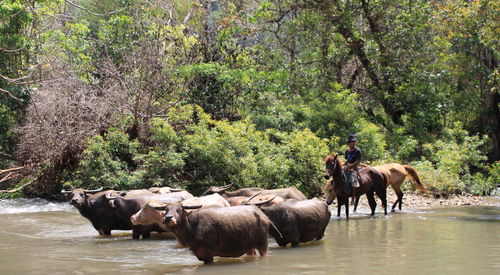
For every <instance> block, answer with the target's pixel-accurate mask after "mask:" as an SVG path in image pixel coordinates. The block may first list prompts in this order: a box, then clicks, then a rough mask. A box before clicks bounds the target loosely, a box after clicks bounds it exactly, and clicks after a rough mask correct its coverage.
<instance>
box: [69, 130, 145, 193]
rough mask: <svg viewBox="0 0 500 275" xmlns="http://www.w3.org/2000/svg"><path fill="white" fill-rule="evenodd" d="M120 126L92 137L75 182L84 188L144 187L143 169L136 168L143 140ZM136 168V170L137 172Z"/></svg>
mask: <svg viewBox="0 0 500 275" xmlns="http://www.w3.org/2000/svg"><path fill="white" fill-rule="evenodd" d="M129 138H130V137H129V136H128V135H127V134H126V133H124V132H123V131H121V130H120V129H118V128H110V129H109V130H108V132H107V133H106V134H104V135H103V136H100V135H97V136H94V137H92V138H90V139H89V140H88V143H87V148H86V149H85V151H84V152H83V154H82V155H83V156H82V160H81V161H80V164H79V168H78V169H77V171H76V173H75V176H76V179H75V180H74V181H73V182H72V185H73V186H79V187H82V188H89V189H92V188H98V187H106V188H110V189H134V188H141V187H144V184H143V181H142V176H143V173H142V171H136V170H137V169H136V168H137V163H136V162H135V160H134V157H135V156H137V155H138V150H139V148H140V143H139V142H138V141H137V140H130V139H129ZM134 172H135V173H134Z"/></svg>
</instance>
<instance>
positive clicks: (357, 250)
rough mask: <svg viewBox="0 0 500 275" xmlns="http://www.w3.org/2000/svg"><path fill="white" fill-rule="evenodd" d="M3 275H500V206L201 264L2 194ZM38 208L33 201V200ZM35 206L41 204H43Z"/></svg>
mask: <svg viewBox="0 0 500 275" xmlns="http://www.w3.org/2000/svg"><path fill="white" fill-rule="evenodd" d="M0 206H1V207H3V208H2V209H1V212H0V255H1V256H2V257H1V261H2V262H1V265H0V274H48V273H51V274H52V273H58V274H96V273H98V274H116V273H130V274H137V273H141V274H225V273H228V274H239V275H240V274H241V275H243V274H256V273H258V274H290V273H291V274H327V273H328V274H330V273H336V274H347V273H351V274H352V273H384V274H387V273H391V274H392V273H405V274H408V273H409V274H425V273H431V272H432V273H441V274H443V273H446V274H448V273H452V272H453V273H456V274H467V273H479V274H498V273H499V271H500V263H499V261H498V255H500V236H499V234H498V233H499V232H500V227H499V225H500V224H499V221H500V208H499V207H463V208H445V209H432V210H426V211H419V212H415V213H412V212H406V213H395V214H394V213H393V214H390V215H388V216H387V217H384V216H382V215H380V213H377V215H376V216H375V217H370V216H369V212H368V211H367V210H363V209H362V210H361V212H360V213H355V214H354V215H353V216H352V218H351V219H350V220H349V221H346V220H345V219H344V218H342V219H335V218H332V220H331V221H330V224H329V226H328V228H327V231H326V233H325V238H324V240H322V241H317V242H311V243H308V244H304V245H301V247H299V248H293V249H292V248H285V249H283V248H280V247H278V245H277V244H276V243H275V242H274V241H272V240H270V252H271V255H270V256H268V257H262V258H260V257H249V256H246V257H241V258H216V263H215V264H213V265H208V266H207V265H203V264H202V263H201V262H199V261H198V260H197V259H196V258H195V257H194V256H193V255H192V253H191V252H190V251H189V249H188V248H185V247H181V246H179V245H178V244H177V242H176V241H175V240H171V239H168V238H166V237H165V236H163V235H161V234H153V235H152V238H151V239H150V240H133V239H131V234H130V232H126V231H116V232H115V231H114V232H113V235H112V236H110V237H101V236H98V235H97V233H96V231H95V230H94V229H93V228H92V226H90V224H89V223H88V221H87V220H86V219H84V218H82V217H80V216H79V214H78V212H76V211H75V210H74V209H73V208H71V207H68V206H67V205H65V204H53V203H49V202H45V201H42V200H34V201H32V200H9V201H0ZM34 206H36V207H34ZM36 209H39V211H37V210H36Z"/></svg>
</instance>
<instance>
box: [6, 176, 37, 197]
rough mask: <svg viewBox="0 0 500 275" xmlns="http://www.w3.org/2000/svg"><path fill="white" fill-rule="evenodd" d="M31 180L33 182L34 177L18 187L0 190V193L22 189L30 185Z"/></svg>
mask: <svg viewBox="0 0 500 275" xmlns="http://www.w3.org/2000/svg"><path fill="white" fill-rule="evenodd" d="M33 182H35V179H33V180H30V181H28V182H27V183H25V184H23V185H21V186H20V187H18V188H14V189H10V190H0V193H9V194H10V193H16V192H17V191H19V190H21V189H23V188H24V187H26V186H28V185H31V184H32V183H33Z"/></svg>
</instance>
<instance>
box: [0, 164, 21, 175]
mask: <svg viewBox="0 0 500 275" xmlns="http://www.w3.org/2000/svg"><path fill="white" fill-rule="evenodd" d="M23 168H24V166H22V167H14V168H9V169H5V170H0V174H2V173H7V172H12V171H17V170H21V169H23Z"/></svg>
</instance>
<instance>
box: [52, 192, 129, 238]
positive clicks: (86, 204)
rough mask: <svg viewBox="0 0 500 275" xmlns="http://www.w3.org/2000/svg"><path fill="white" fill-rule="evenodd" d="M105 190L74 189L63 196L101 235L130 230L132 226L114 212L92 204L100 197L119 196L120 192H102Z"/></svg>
mask: <svg viewBox="0 0 500 275" xmlns="http://www.w3.org/2000/svg"><path fill="white" fill-rule="evenodd" d="M102 189H103V188H100V189H97V190H84V189H80V188H79V189H74V190H71V191H66V190H63V191H61V193H62V194H64V195H66V197H67V198H69V199H70V203H71V205H73V206H74V207H75V208H76V209H78V211H79V212H80V214H81V215H82V216H83V217H85V218H87V219H88V220H89V221H90V222H91V223H92V226H93V227H94V228H95V230H97V231H98V232H99V235H111V230H130V229H132V225H131V224H130V223H127V222H125V221H123V220H122V219H120V218H119V217H118V216H117V215H116V214H115V213H114V211H113V210H111V209H109V207H108V208H100V207H95V206H94V205H93V204H92V203H91V202H92V201H94V200H95V199H97V198H99V197H101V196H102V197H104V196H106V195H107V194H113V195H118V194H119V192H117V191H113V190H108V191H102Z"/></svg>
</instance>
